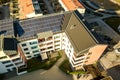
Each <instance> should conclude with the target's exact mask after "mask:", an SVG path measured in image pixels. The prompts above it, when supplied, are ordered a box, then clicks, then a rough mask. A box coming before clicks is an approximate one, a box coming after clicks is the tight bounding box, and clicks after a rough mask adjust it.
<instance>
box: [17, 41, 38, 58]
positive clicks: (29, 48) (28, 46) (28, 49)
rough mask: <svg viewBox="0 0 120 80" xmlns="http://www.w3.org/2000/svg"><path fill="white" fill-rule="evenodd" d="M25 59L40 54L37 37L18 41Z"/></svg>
mask: <svg viewBox="0 0 120 80" xmlns="http://www.w3.org/2000/svg"><path fill="white" fill-rule="evenodd" d="M19 45H20V47H21V49H22V51H23V53H24V55H25V57H26V59H31V58H33V57H37V56H40V49H39V45H38V40H37V39H32V40H28V41H23V42H21V43H19Z"/></svg>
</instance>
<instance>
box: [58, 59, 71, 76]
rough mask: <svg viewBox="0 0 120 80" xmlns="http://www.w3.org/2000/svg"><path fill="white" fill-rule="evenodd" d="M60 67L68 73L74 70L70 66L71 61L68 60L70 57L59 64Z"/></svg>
mask: <svg viewBox="0 0 120 80" xmlns="http://www.w3.org/2000/svg"><path fill="white" fill-rule="evenodd" d="M59 68H60V69H61V70H62V71H63V72H65V73H66V74H69V72H71V71H72V69H71V68H70V63H69V61H68V59H66V60H64V61H63V62H62V63H61V65H60V66H59Z"/></svg>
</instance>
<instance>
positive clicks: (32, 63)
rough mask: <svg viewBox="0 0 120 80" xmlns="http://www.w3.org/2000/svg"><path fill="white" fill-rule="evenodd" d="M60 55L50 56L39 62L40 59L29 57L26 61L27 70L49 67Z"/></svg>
mask: <svg viewBox="0 0 120 80" xmlns="http://www.w3.org/2000/svg"><path fill="white" fill-rule="evenodd" d="M59 58H60V57H59V56H58V57H56V58H52V59H50V60H48V61H44V62H41V61H40V60H38V59H36V58H33V59H30V60H28V62H27V66H28V67H27V71H28V72H31V71H34V70H38V69H46V70H48V69H50V68H51V67H52V66H53V65H54V64H55V63H56V62H57V60H58V59H59Z"/></svg>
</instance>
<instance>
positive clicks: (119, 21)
mask: <svg viewBox="0 0 120 80" xmlns="http://www.w3.org/2000/svg"><path fill="white" fill-rule="evenodd" d="M103 20H104V21H105V23H107V24H108V25H109V26H110V27H111V28H112V29H114V30H115V31H116V32H117V33H118V34H120V32H119V31H118V26H119V25H120V17H110V18H106V19H103Z"/></svg>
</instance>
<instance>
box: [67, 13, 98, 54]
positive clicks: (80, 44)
mask: <svg viewBox="0 0 120 80" xmlns="http://www.w3.org/2000/svg"><path fill="white" fill-rule="evenodd" d="M83 22H84V20H83V21H82V20H81V19H79V17H78V16H77V14H76V13H75V12H74V13H73V14H72V15H71V17H70V20H69V22H68V25H67V27H66V30H65V32H66V34H67V36H68V38H69V40H70V42H71V43H72V45H73V47H74V49H75V52H76V53H78V52H80V51H82V50H85V49H88V48H90V47H92V46H95V45H96V44H97V43H98V42H97V40H96V39H95V37H94V36H93V34H92V33H91V32H90V31H89V30H88V28H87V26H86V25H85V24H84V23H83Z"/></svg>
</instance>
